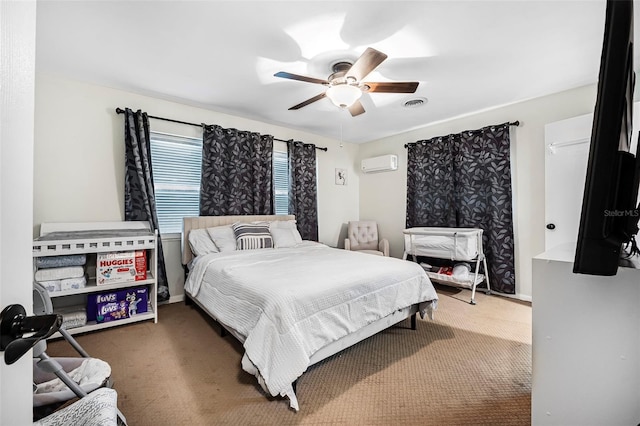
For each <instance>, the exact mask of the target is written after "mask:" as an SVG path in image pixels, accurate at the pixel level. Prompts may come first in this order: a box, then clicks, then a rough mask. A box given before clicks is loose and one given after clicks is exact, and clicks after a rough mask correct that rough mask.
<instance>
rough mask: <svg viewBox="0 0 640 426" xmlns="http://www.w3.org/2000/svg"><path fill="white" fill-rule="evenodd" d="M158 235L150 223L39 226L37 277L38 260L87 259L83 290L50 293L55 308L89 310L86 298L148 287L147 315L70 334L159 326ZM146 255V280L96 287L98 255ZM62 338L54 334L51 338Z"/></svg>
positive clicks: (89, 324) (88, 326)
mask: <svg viewBox="0 0 640 426" xmlns="http://www.w3.org/2000/svg"><path fill="white" fill-rule="evenodd" d="M156 240H157V232H154V231H151V230H150V228H149V224H148V223H147V222H82V223H43V224H42V225H41V226H40V237H39V238H37V239H36V240H34V241H33V251H32V253H33V258H34V276H35V272H36V270H37V268H36V258H38V257H45V256H62V255H72V254H85V255H87V264H86V266H85V269H86V271H87V273H88V275H89V279H88V281H87V284H86V286H85V287H83V288H79V289H73V290H64V291H51V292H48V294H49V297H50V299H51V302H52V304H53V309H54V312H55V311H56V308H63V307H64V308H67V307H69V306H78V307H79V308H80V307H82V308H86V304H87V295H88V294H91V293H102V292H109V291H114V290H120V289H126V288H134V287H143V286H146V287H147V296H148V303H147V312H141V313H139V314H137V315H136V316H134V317H129V318H123V319H119V320H115V321H107V322H102V323H98V322H96V321H89V322H87V324H86V325H84V326H81V327H74V328H69V329H68V330H67V331H68V332H69V333H70V334H79V333H84V332H88V331H95V330H101V329H105V328H109V327H117V326H120V325H124V324H130V323H134V322H139V321H148V320H153V322H154V323H157V322H158V296H157V288H158V284H157V280H156V277H157V268H158V263H157V241H156ZM137 250H146V252H147V279H146V280H140V281H129V282H118V283H110V284H101V285H97V284H96V277H95V266H96V265H95V257H94V256H92V255H95V254H97V253H106V252H118V251H137ZM57 337H61V335H60V334H59V333H55V334H54V335H53V336H51V338H57Z"/></svg>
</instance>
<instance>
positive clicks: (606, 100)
mask: <svg viewBox="0 0 640 426" xmlns="http://www.w3.org/2000/svg"><path fill="white" fill-rule="evenodd" d="M634 84H635V73H634V71H633V1H631V0H608V1H607V7H606V16H605V28H604V42H603V47H602V57H601V59H600V73H599V77H598V91H597V96H596V105H595V111H594V115H593V126H592V131H591V145H590V148H589V161H588V163H587V175H586V180H585V188H584V197H583V200H582V213H581V216H580V228H579V230H578V242H577V246H576V255H575V260H574V264H573V272H574V273H581V274H591V275H603V276H605V275H615V274H616V273H617V271H618V265H619V262H620V260H621V258H623V257H626V256H629V255H630V253H633V252H637V246H636V245H635V234H637V232H638V219H640V217H639V208H640V206H637V205H636V203H637V202H638V186H639V185H640V143H639V144H638V147H637V149H636V154H635V156H634V154H633V153H632V152H631V146H632V139H631V131H632V115H633V114H632V113H633V90H634Z"/></svg>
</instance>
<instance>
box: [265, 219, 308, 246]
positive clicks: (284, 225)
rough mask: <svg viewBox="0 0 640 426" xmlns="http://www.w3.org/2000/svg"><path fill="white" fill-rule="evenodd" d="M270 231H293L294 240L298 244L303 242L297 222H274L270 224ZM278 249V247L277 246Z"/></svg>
mask: <svg viewBox="0 0 640 426" xmlns="http://www.w3.org/2000/svg"><path fill="white" fill-rule="evenodd" d="M269 229H270V230H271V231H273V230H274V229H288V230H291V232H292V234H293V238H295V240H296V244H299V243H301V242H302V237H301V236H300V232H298V227H297V226H296V221H295V220H274V221H273V222H271V223H270V224H269ZM276 247H277V245H276Z"/></svg>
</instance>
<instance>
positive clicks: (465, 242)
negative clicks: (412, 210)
mask: <svg viewBox="0 0 640 426" xmlns="http://www.w3.org/2000/svg"><path fill="white" fill-rule="evenodd" d="M482 232H483V231H482V229H479V228H441V227H440V228H439V227H417V228H408V229H405V230H404V231H403V233H404V256H403V259H405V260H406V259H407V258H408V257H409V256H411V257H412V259H413V261H414V262H416V261H417V260H418V256H425V257H431V258H438V259H446V260H452V261H460V262H470V263H474V264H475V271H474V273H473V275H471V276H470V279H469V280H460V279H457V278H456V277H454V276H452V275H445V274H438V273H435V272H432V271H429V270H428V269H427V268H425V267H424V265H422V264H421V265H420V266H422V267H423V268H424V269H425V271H426V273H427V275H428V276H429V278H430V279H431V280H433V281H436V282H439V283H441V284H445V285H449V286H454V287H463V288H468V289H470V290H471V301H470V302H469V303H471V304H472V305H475V304H476V300H475V295H476V287H477V286H478V284H481V283H482V282H483V281H486V282H487V290H486V294H490V293H491V286H490V284H489V277H488V276H485V275H483V274H481V273H480V272H479V271H480V263H481V262H482V264H483V267H484V271H485V273H486V272H487V271H488V269H487V259H486V257H485V255H484V250H483V247H482Z"/></svg>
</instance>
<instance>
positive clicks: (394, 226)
mask: <svg viewBox="0 0 640 426" xmlns="http://www.w3.org/2000/svg"><path fill="white" fill-rule="evenodd" d="M595 96H596V87H595V86H586V87H582V88H578V89H574V90H569V91H566V92H561V93H557V94H553V95H549V96H545V97H541V98H537V99H532V100H529V101H525V102H521V103H518V104H514V105H510V106H505V107H500V108H496V109H493V110H491V111H485V112H481V113H478V114H473V115H470V116H467V117H462V118H458V119H454V120H450V121H447V122H443V123H439V124H434V125H431V126H428V127H425V128H423V129H418V130H414V131H411V132H407V133H405V134H402V135H399V136H394V137H389V138H385V139H381V140H378V141H374V142H370V143H367V144H364V145H363V146H362V147H361V149H360V152H359V156H358V159H357V160H358V161H359V160H360V159H362V158H367V157H373V156H376V155H382V154H397V155H398V162H399V168H398V170H397V171H394V172H387V173H379V174H371V175H361V176H360V216H361V218H363V219H364V218H366V219H373V220H376V221H378V223H379V224H380V232H381V234H382V235H383V236H385V237H387V238H389V242H390V245H391V255H392V256H395V257H400V256H402V253H403V240H402V230H403V229H404V227H405V217H406V193H407V192H406V190H407V151H406V149H405V148H404V144H405V143H409V142H415V141H417V140H421V139H429V138H432V137H435V136H443V135H448V134H450V133H459V132H461V131H463V130H473V129H479V128H481V127H484V126H487V125H491V124H500V123H504V122H507V121H516V120H518V121H520V126H519V127H512V128H511V140H512V144H511V149H512V163H511V168H512V188H513V196H514V233H515V256H516V292H517V296H518V297H520V298H522V299H524V300H531V294H532V289H531V286H532V285H531V259H532V257H533V256H535V255H537V254H540V253H542V252H543V251H544V247H545V245H544V238H545V223H544V126H545V124H546V123H550V122H553V121H558V120H562V119H565V118H569V117H574V116H577V115H581V114H586V113H589V112H593V107H594V105H595ZM424 108H437V105H435V104H431V103H429V104H427V105H426V106H425V107H424ZM414 112H415V111H413V110H412V111H409V112H408V113H414Z"/></svg>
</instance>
